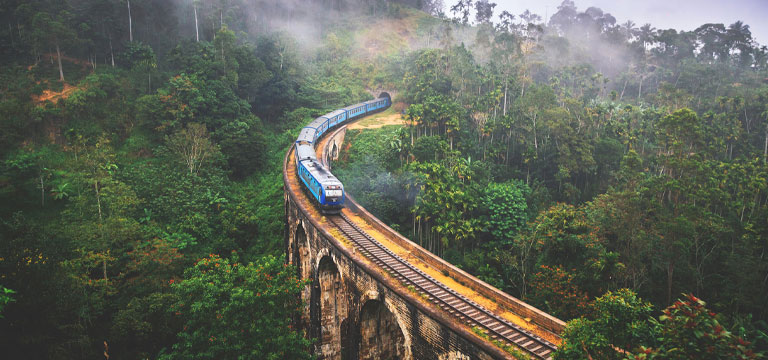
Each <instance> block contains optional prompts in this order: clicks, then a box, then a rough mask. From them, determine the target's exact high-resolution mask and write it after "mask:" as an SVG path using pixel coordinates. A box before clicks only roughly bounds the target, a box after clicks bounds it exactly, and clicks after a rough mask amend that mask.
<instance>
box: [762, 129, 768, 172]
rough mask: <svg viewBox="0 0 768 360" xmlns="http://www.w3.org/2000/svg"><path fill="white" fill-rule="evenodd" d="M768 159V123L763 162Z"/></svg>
mask: <svg viewBox="0 0 768 360" xmlns="http://www.w3.org/2000/svg"><path fill="white" fill-rule="evenodd" d="M766 161H768V123H766V124H765V145H763V164H765V162H766Z"/></svg>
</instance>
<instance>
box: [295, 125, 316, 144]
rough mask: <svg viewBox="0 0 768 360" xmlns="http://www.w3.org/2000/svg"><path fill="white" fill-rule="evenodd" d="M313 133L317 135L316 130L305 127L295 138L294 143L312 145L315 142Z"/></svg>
mask: <svg viewBox="0 0 768 360" xmlns="http://www.w3.org/2000/svg"><path fill="white" fill-rule="evenodd" d="M315 133H317V129H315V128H313V127H305V128H303V129H301V132H300V133H299V137H298V138H296V142H301V141H306V142H308V143H312V142H313V141H315Z"/></svg>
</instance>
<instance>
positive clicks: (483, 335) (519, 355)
mask: <svg viewBox="0 0 768 360" xmlns="http://www.w3.org/2000/svg"><path fill="white" fill-rule="evenodd" d="M472 332H473V333H475V334H476V335H477V336H479V337H481V338H483V339H485V340H488V341H490V342H491V343H493V344H494V345H496V346H498V347H499V348H500V349H502V350H504V351H505V352H507V353H508V354H510V355H512V356H514V357H515V359H520V360H530V359H531V357H530V356H528V354H526V353H524V352H522V351H520V350H518V349H517V348H515V347H513V346H509V345H506V344H504V343H503V342H501V341H499V340H493V339H491V337H490V336H489V335H488V333H486V332H485V330H483V329H481V328H480V327H478V326H473V327H472Z"/></svg>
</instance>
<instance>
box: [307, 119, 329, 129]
mask: <svg viewBox="0 0 768 360" xmlns="http://www.w3.org/2000/svg"><path fill="white" fill-rule="evenodd" d="M326 121H328V118H326V117H322V116H321V117H318V118H316V119H315V120H312V122H311V123H309V125H307V126H308V127H313V128H319V127H320V126H321V125H323V123H324V122H326Z"/></svg>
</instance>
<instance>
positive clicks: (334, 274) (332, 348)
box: [316, 255, 349, 359]
mask: <svg viewBox="0 0 768 360" xmlns="http://www.w3.org/2000/svg"><path fill="white" fill-rule="evenodd" d="M316 284H317V286H318V288H319V289H318V297H319V299H318V300H319V301H318V302H319V304H318V305H319V309H318V310H319V311H318V313H319V314H318V315H319V316H318V317H319V319H318V320H319V321H320V334H318V335H319V336H318V348H319V353H320V357H321V358H323V359H342V353H343V352H345V351H344V350H346V349H345V346H344V345H345V344H344V343H343V341H342V340H343V337H344V338H345V336H344V333H345V331H344V330H345V325H346V324H348V322H346V321H345V320H347V316H348V314H349V296H348V294H347V289H346V286H345V285H344V282H343V279H342V275H341V272H340V271H339V267H338V265H337V264H336V261H335V260H334V259H333V258H332V257H331V256H330V255H325V256H323V257H322V258H321V259H320V261H319V262H318V266H317V281H316Z"/></svg>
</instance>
